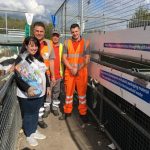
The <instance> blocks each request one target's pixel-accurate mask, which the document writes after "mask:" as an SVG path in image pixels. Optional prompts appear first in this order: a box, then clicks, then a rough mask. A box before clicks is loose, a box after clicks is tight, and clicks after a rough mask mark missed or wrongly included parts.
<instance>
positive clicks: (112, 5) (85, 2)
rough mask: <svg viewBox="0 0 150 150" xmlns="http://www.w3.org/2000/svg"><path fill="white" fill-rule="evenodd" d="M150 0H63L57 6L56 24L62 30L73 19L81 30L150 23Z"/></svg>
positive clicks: (67, 26) (118, 28)
mask: <svg viewBox="0 0 150 150" xmlns="http://www.w3.org/2000/svg"><path fill="white" fill-rule="evenodd" d="M149 10H150V1H149V0H124V1H123V0H115V1H114V0H76V1H74V0H65V1H64V3H63V4H62V6H61V7H60V8H59V9H58V10H57V12H56V13H55V16H56V18H57V28H58V29H59V30H60V31H61V32H62V33H63V34H64V33H68V32H69V28H70V25H71V24H72V23H79V24H80V26H81V29H82V31H84V32H87V31H93V30H101V31H112V30H120V29H126V28H135V27H141V26H147V25H150V13H149Z"/></svg>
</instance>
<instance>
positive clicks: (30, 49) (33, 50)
mask: <svg viewBox="0 0 150 150" xmlns="http://www.w3.org/2000/svg"><path fill="white" fill-rule="evenodd" d="M27 51H28V53H29V54H31V55H33V56H34V55H35V54H36V53H37V51H38V46H37V45H36V44H35V43H34V41H32V40H31V41H30V42H29V44H28V45H27Z"/></svg>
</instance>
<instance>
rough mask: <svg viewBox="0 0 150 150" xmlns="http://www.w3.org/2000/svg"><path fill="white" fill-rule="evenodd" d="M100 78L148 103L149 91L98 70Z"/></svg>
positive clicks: (149, 99)
mask: <svg viewBox="0 0 150 150" xmlns="http://www.w3.org/2000/svg"><path fill="white" fill-rule="evenodd" d="M100 77H101V78H102V79H104V80H107V81H109V82H111V83H113V84H115V85H117V86H118V87H120V88H122V89H124V90H126V91H128V92H130V93H132V94H133V95H136V96H137V97H139V98H141V99H143V100H144V101H146V102H148V103H150V89H148V88H145V87H143V86H141V85H139V84H136V83H134V82H133V81H130V80H127V79H125V78H122V77H120V76H117V75H115V74H112V73H110V72H107V71H104V70H100Z"/></svg>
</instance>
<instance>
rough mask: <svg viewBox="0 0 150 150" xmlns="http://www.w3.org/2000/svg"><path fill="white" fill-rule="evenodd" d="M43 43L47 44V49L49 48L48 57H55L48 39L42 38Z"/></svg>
mask: <svg viewBox="0 0 150 150" xmlns="http://www.w3.org/2000/svg"><path fill="white" fill-rule="evenodd" d="M44 44H45V45H47V46H48V49H50V50H49V51H50V55H49V59H55V53H54V49H53V47H50V40H48V39H44Z"/></svg>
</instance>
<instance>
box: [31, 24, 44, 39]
mask: <svg viewBox="0 0 150 150" xmlns="http://www.w3.org/2000/svg"><path fill="white" fill-rule="evenodd" d="M33 34H34V36H35V37H36V38H37V39H38V40H39V41H42V40H43V39H44V36H45V29H44V28H43V27H42V26H38V25H37V26H35V27H34V30H33Z"/></svg>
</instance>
